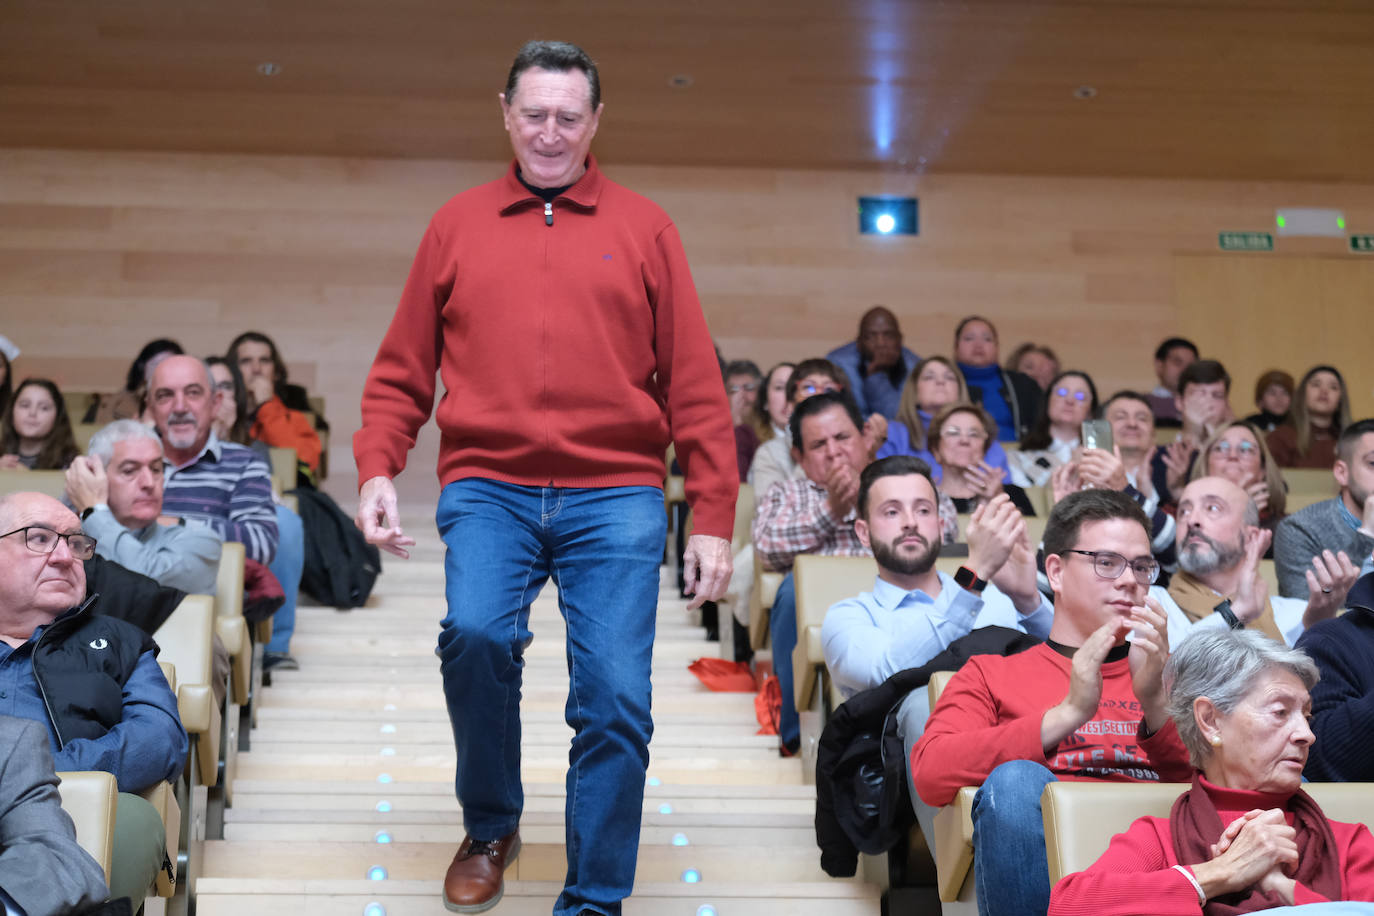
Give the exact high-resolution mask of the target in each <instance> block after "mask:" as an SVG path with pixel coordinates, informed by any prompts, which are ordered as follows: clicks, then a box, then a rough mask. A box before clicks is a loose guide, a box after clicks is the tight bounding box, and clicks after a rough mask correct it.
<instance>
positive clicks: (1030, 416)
mask: <svg viewBox="0 0 1374 916" xmlns="http://www.w3.org/2000/svg"><path fill="white" fill-rule="evenodd" d="M954 361H955V362H956V363H958V365H959V371H960V372H962V373H963V376H964V381H965V383H966V384H967V385H968V392H969V395H970V396H971V399H972V400H973V402H974V403H976V404H981V405H982V406H983V409H984V410H986V411H987V412H988V413H989V414H991V415H992V418H993V420H995V421H996V422H997V438H998V439H999V440H1000V441H1002V442H1015V441H1017V440H1018V439H1020V438H1021V437H1022V436H1024V435H1025V434H1026V433H1027V431H1029V430H1030V429H1031V427H1032V426H1034V425H1035V421H1036V418H1037V417H1039V415H1040V399H1041V392H1040V386H1039V385H1037V384H1036V383H1035V381H1034V380H1033V379H1031V378H1030V376H1028V375H1023V374H1022V373H1020V372H1008V371H1007V370H1005V369H1002V368H1000V367H999V366H998V365H997V329H996V328H994V327H993V326H992V322H991V321H988V320H987V319H986V318H982V317H979V316H978V315H970V316H969V317H967V318H965V319H964V320H963V321H961V322H959V325H958V327H956V328H955V329H954Z"/></svg>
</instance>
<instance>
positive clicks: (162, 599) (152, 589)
mask: <svg viewBox="0 0 1374 916" xmlns="http://www.w3.org/2000/svg"><path fill="white" fill-rule="evenodd" d="M84 565H85V567H86V597H87V598H90V597H91V596H92V595H97V594H98V595H100V596H101V597H100V613H101V614H102V615H104V616H105V617H116V618H118V619H120V620H127V621H128V622H129V623H132V624H133V625H134V626H136V627H138V628H139V629H140V630H142V631H143V632H145V633H147V634H148V635H149V636H151V635H153V634H154V633H156V632H157V628H158V627H160V626H162V624H163V623H164V622H165V621H166V620H167V618H168V617H171V616H172V612H173V611H175V610H176V609H177V605H179V604H181V599H182V598H185V597H186V593H185V592H183V591H182V590H181V589H177V588H172V587H170V586H166V585H159V584H158V582H157V580H156V579H150V578H148V577H147V576H145V575H143V574H142V573H136V572H134V571H133V570H131V569H125V568H124V567H123V566H120V565H119V564H118V563H116V562H114V561H113V560H107V559H105V558H104V557H102V556H100V555H99V554H97V555H96V556H93V557H91V558H90V559H89V560H86V561H85V564H84Z"/></svg>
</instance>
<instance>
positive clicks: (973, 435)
mask: <svg viewBox="0 0 1374 916" xmlns="http://www.w3.org/2000/svg"><path fill="white" fill-rule="evenodd" d="M940 437H941V438H943V439H972V440H973V441H974V442H980V441H982V440H983V439H986V438H987V437H988V431H987V430H986V429H983V427H981V426H976V427H974V428H973V429H960V428H959V427H957V426H946V427H945V428H944V429H942V430H940Z"/></svg>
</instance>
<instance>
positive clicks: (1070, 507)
mask: <svg viewBox="0 0 1374 916" xmlns="http://www.w3.org/2000/svg"><path fill="white" fill-rule="evenodd" d="M1044 550H1045V572H1046V575H1047V576H1048V577H1049V581H1050V586H1051V588H1053V590H1054V607H1055V612H1054V623H1053V624H1052V625H1051V627H1050V636H1049V640H1048V641H1047V642H1046V643H1045V644H1044V645H1040V646H1036V647H1035V648H1033V649H1029V650H1027V651H1025V652H1023V653H1021V654H1019V655H1012V656H1007V657H1002V656H992V655H982V656H975V657H973V658H972V659H970V660H969V661H968V663H967V664H965V665H964V667H963V668H961V669H960V670H959V673H958V674H956V675H955V676H954V677H953V678H952V679H951V680H950V682H949V686H948V687H946V688H945V691H944V693H943V694H941V696H940V702H939V703H938V704H937V705H936V707H935V710H934V711H933V712H932V713H931V716H930V720H929V721H928V722H927V724H926V730H925V734H924V735H923V736H922V737H921V740H920V741H919V742H918V743H917V744H916V746H915V747H914V748H913V749H912V752H911V766H912V778H913V781H914V784H915V786H916V791H917V793H918V794H919V795H920V796H921V799H922V800H923V801H925V802H926V803H927V804H930V805H936V806H940V805H947V804H949V803H950V802H951V801H953V799H954V796H955V795H956V794H957V793H958V791H959V789H960V787H962V786H969V785H979V784H981V785H982V788H981V789H979V790H978V795H977V797H976V799H975V800H974V806H973V849H974V859H973V867H974V882H975V886H976V888H977V891H978V909H979V912H980V913H982V914H988V913H993V912H995V913H997V914H999V916H1021V914H1032V913H1034V914H1038V916H1044V913H1045V910H1046V908H1047V907H1048V906H1049V897H1050V885H1049V870H1048V866H1047V865H1046V861H1045V833H1044V826H1043V823H1042V821H1041V814H1040V793H1041V791H1042V790H1043V789H1044V787H1045V784H1046V783H1049V782H1052V781H1054V780H1056V779H1109V780H1160V779H1163V780H1167V781H1187V780H1188V779H1190V778H1191V777H1192V767H1191V766H1190V765H1189V763H1188V753H1187V751H1186V750H1184V747H1183V744H1182V742H1181V741H1180V740H1179V737H1178V731H1177V730H1176V729H1175V727H1174V724H1173V722H1172V720H1170V718H1169V716H1168V714H1167V713H1166V712H1165V709H1164V688H1163V684H1162V683H1161V674H1162V672H1163V669H1164V662H1165V661H1166V660H1167V658H1168V655H1169V637H1168V619H1167V617H1166V616H1165V614H1164V612H1163V610H1162V609H1161V608H1160V607H1159V605H1158V604H1157V603H1156V602H1155V601H1154V600H1153V599H1147V598H1146V593H1147V591H1148V589H1149V587H1150V585H1151V583H1153V582H1154V581H1155V579H1156V578H1157V577H1158V575H1159V564H1158V563H1157V562H1156V561H1155V559H1154V557H1153V556H1152V555H1151V551H1150V521H1149V519H1147V518H1146V517H1145V514H1144V513H1143V512H1142V511H1141V510H1140V507H1139V506H1138V505H1136V502H1135V500H1133V499H1131V498H1130V497H1129V496H1127V495H1126V494H1124V493H1120V492H1117V491H1114V490H1083V491H1080V492H1077V493H1073V494H1071V495H1070V496H1068V497H1066V498H1065V499H1063V500H1061V501H1060V502H1059V503H1058V504H1057V505H1055V507H1054V511H1053V512H1051V513H1050V518H1049V521H1048V523H1047V524H1046V527H1045V539H1044ZM1128 636H1129V637H1130V641H1129V642H1128V641H1127V637H1128ZM994 901H995V903H994Z"/></svg>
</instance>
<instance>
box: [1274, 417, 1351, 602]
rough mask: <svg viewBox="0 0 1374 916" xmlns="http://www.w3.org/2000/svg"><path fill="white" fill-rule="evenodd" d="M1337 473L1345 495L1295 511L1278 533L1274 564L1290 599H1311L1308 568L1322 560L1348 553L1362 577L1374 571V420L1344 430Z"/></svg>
mask: <svg viewBox="0 0 1374 916" xmlns="http://www.w3.org/2000/svg"><path fill="white" fill-rule="evenodd" d="M1331 474H1332V476H1333V477H1334V478H1335V479H1336V485H1337V486H1338V487H1340V492H1339V493H1338V494H1337V495H1336V496H1335V497H1334V498H1332V499H1327V500H1323V501H1322V502H1319V503H1313V504H1312V505H1310V506H1307V507H1306V508H1303V509H1299V510H1298V511H1297V512H1294V513H1293V514H1292V515H1290V516H1288V517H1287V518H1285V519H1284V520H1283V521H1281V522H1279V527H1278V530H1277V531H1276V532H1275V533H1274V565H1275V567H1276V568H1277V570H1278V575H1279V594H1281V595H1284V596H1285V597H1288V598H1306V597H1307V589H1308V585H1309V581H1310V580H1309V579H1308V578H1307V576H1306V572H1307V567H1308V564H1309V563H1311V562H1312V558H1313V557H1316V556H1319V555H1322V556H1325V555H1328V554H1334V553H1342V552H1343V553H1344V554H1345V555H1346V556H1348V557H1350V559H1351V561H1352V562H1354V563H1358V564H1359V565H1360V570H1361V574H1362V575H1363V574H1365V573H1368V572H1370V571H1374V559H1371V552H1374V419H1369V420H1360V421H1359V422H1358V423H1352V424H1350V425H1348V426H1346V427H1345V428H1344V429H1342V430H1341V436H1340V439H1339V440H1337V445H1336V460H1335V463H1334V464H1332V466H1331Z"/></svg>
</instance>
